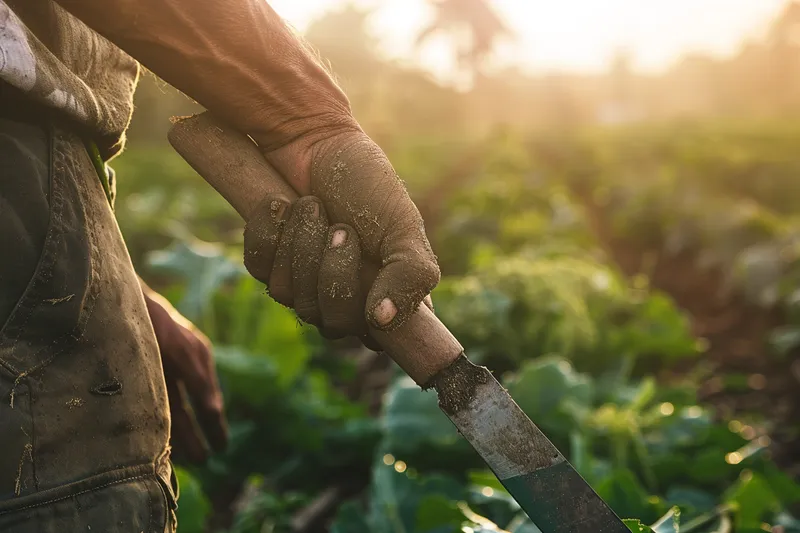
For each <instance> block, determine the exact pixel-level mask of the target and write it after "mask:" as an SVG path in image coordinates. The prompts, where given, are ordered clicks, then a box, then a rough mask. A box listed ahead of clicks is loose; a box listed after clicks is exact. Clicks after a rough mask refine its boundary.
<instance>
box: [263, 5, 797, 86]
mask: <svg viewBox="0 0 800 533" xmlns="http://www.w3.org/2000/svg"><path fill="white" fill-rule="evenodd" d="M269 1H270V4H271V5H272V6H273V7H274V8H275V10H276V11H277V12H278V13H279V14H281V15H282V16H283V17H285V18H286V19H287V20H288V21H289V22H290V23H292V24H293V25H294V26H295V27H297V28H298V29H300V30H301V31H302V30H304V29H305V28H306V27H307V26H308V24H309V23H310V22H311V21H312V20H314V19H315V18H316V17H319V16H321V15H322V14H323V13H324V12H325V11H326V10H329V9H332V8H336V7H340V6H342V5H344V4H346V3H347V2H348V1H349V2H350V3H352V4H355V5H357V6H361V7H370V8H374V9H375V13H374V16H373V19H372V25H373V30H374V33H375V35H378V36H380V39H381V42H382V45H383V47H384V51H385V53H386V54H387V55H388V56H390V57H394V58H398V59H401V60H407V61H414V62H418V63H421V64H422V65H424V66H426V67H427V68H428V69H430V70H432V71H434V72H436V73H438V74H440V75H445V74H446V73H447V72H448V71H450V70H452V69H453V68H454V65H453V61H452V56H451V54H450V50H449V42H448V41H447V39H446V38H445V37H444V36H440V37H438V38H435V39H432V40H431V41H430V42H429V43H428V44H427V45H426V46H425V47H424V48H423V49H422V52H421V53H420V54H415V53H414V51H413V42H414V39H415V37H416V35H417V33H418V32H419V31H420V29H421V28H422V27H423V26H424V25H425V23H426V22H427V21H428V20H430V16H431V10H430V8H429V6H428V4H427V3H426V2H425V1H424V0H269ZM493 3H494V5H495V7H496V10H497V12H498V13H499V14H500V16H501V17H502V18H503V19H504V21H505V22H506V24H507V25H508V26H509V27H510V29H511V30H512V31H513V33H514V35H515V38H514V40H513V42H507V43H503V44H502V45H501V46H499V47H498V51H497V54H496V55H497V57H496V58H495V65H496V66H509V65H513V66H518V67H521V68H522V69H524V70H528V71H550V70H568V71H582V72H597V71H602V70H604V69H605V68H606V67H607V65H608V63H609V60H610V59H611V58H612V57H613V56H614V54H615V53H616V51H618V50H620V49H627V50H630V51H631V52H632V54H633V60H634V64H635V66H636V67H637V68H639V69H641V70H648V71H657V70H663V69H664V68H667V67H668V66H669V65H670V64H672V63H673V62H675V61H676V60H677V59H678V58H679V57H680V56H681V55H682V54H684V53H687V52H694V51H702V52H705V53H711V54H714V55H729V54H732V53H735V52H736V50H738V49H739V47H740V46H741V43H742V41H743V40H744V39H747V38H750V37H753V36H756V35H758V34H759V33H760V32H763V31H764V30H765V29H766V27H767V26H768V24H769V22H770V20H771V19H772V18H773V17H774V16H775V15H776V14H777V12H778V11H779V9H780V8H781V7H782V6H783V5H784V3H785V0H758V1H757V2H756V1H753V0H673V1H671V2H658V3H654V2H641V1H640V0H606V1H604V2H597V1H595V0H562V1H560V2H551V1H547V2H546V1H543V0H526V1H522V0H493Z"/></svg>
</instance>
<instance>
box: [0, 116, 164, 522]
mask: <svg viewBox="0 0 800 533" xmlns="http://www.w3.org/2000/svg"><path fill="white" fill-rule="evenodd" d="M7 103H8V102H7V101H4V102H3V104H7ZM17 107H18V106H7V105H2V106H0V246H2V248H1V249H2V253H3V261H1V262H0V324H2V326H0V327H1V328H2V329H0V452H2V453H0V531H1V532H3V533H68V532H69V533H71V532H73V531H97V532H131V533H142V532H144V533H164V532H172V531H173V528H174V512H173V511H174V508H175V494H174V492H175V491H174V486H173V485H172V483H171V481H172V469H171V465H170V463H169V447H168V439H169V430H170V419H169V410H168V407H167V406H168V404H167V396H166V388H165V385H164V377H163V373H162V369H161V362H160V357H159V352H158V346H157V344H156V339H155V334H154V332H153V328H152V325H151V322H150V319H149V317H148V314H147V310H146V307H145V302H144V299H143V296H142V290H141V287H140V285H139V282H138V279H137V277H136V274H135V273H134V270H133V267H132V265H131V261H130V258H129V256H128V252H127V250H126V248H125V244H124V243H123V240H122V236H121V235H120V232H119V229H118V227H117V224H116V221H115V219H114V216H113V214H112V212H111V210H110V207H109V204H108V201H107V199H106V196H105V193H104V191H103V187H102V185H101V182H100V180H99V179H98V176H97V173H96V171H95V169H94V167H93V166H92V162H91V160H90V158H89V155H88V153H87V150H86V148H85V145H84V142H83V141H82V139H80V138H79V137H78V136H77V135H76V134H75V133H73V132H71V131H70V127H69V126H65V125H63V124H61V123H59V122H54V121H53V120H48V119H44V118H39V119H31V117H32V116H34V115H35V114H32V113H28V112H27V111H25V112H24V113H22V112H19V114H24V115H25V116H26V117H27V118H26V119H20V118H19V117H10V115H11V114H12V113H14V109H15V108H17Z"/></svg>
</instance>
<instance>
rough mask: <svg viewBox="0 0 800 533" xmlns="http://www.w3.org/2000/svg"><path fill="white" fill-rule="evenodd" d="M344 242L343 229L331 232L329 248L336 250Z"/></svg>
mask: <svg viewBox="0 0 800 533" xmlns="http://www.w3.org/2000/svg"><path fill="white" fill-rule="evenodd" d="M346 240H347V232H346V231H345V230H343V229H337V230H336V231H334V232H333V238H331V248H338V247H339V246H341V245H343V244H344V243H345V241H346Z"/></svg>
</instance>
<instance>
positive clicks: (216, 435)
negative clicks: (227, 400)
mask: <svg viewBox="0 0 800 533" xmlns="http://www.w3.org/2000/svg"><path fill="white" fill-rule="evenodd" d="M192 342H193V344H194V347H193V351H194V357H192V360H193V361H195V365H194V366H193V368H192V370H190V371H187V372H185V373H184V379H183V382H184V384H185V386H186V391H187V392H188V394H189V398H190V399H191V402H192V407H193V410H194V415H195V418H196V419H197V422H198V423H199V426H200V428H201V429H202V430H203V434H204V435H205V436H206V439H208V443H209V444H210V445H211V448H212V449H213V450H214V451H215V452H220V451H223V450H224V449H225V447H226V446H227V444H228V422H227V420H226V418H225V409H224V407H223V405H224V403H223V399H222V391H221V390H220V386H219V379H218V377H217V372H216V369H215V367H214V360H213V357H212V355H211V349H210V347H209V344H207V343H206V342H203V340H202V339H201V338H200V337H194V338H193V339H192Z"/></svg>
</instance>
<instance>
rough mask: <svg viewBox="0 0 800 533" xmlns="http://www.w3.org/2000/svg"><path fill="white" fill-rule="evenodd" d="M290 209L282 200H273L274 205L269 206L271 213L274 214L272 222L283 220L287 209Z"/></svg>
mask: <svg viewBox="0 0 800 533" xmlns="http://www.w3.org/2000/svg"><path fill="white" fill-rule="evenodd" d="M287 207H289V204H287V203H286V202H283V201H281V200H272V203H270V204H269V209H270V212H271V213H272V220H275V221H279V220H283V217H284V215H285V214H286V208H287Z"/></svg>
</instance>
